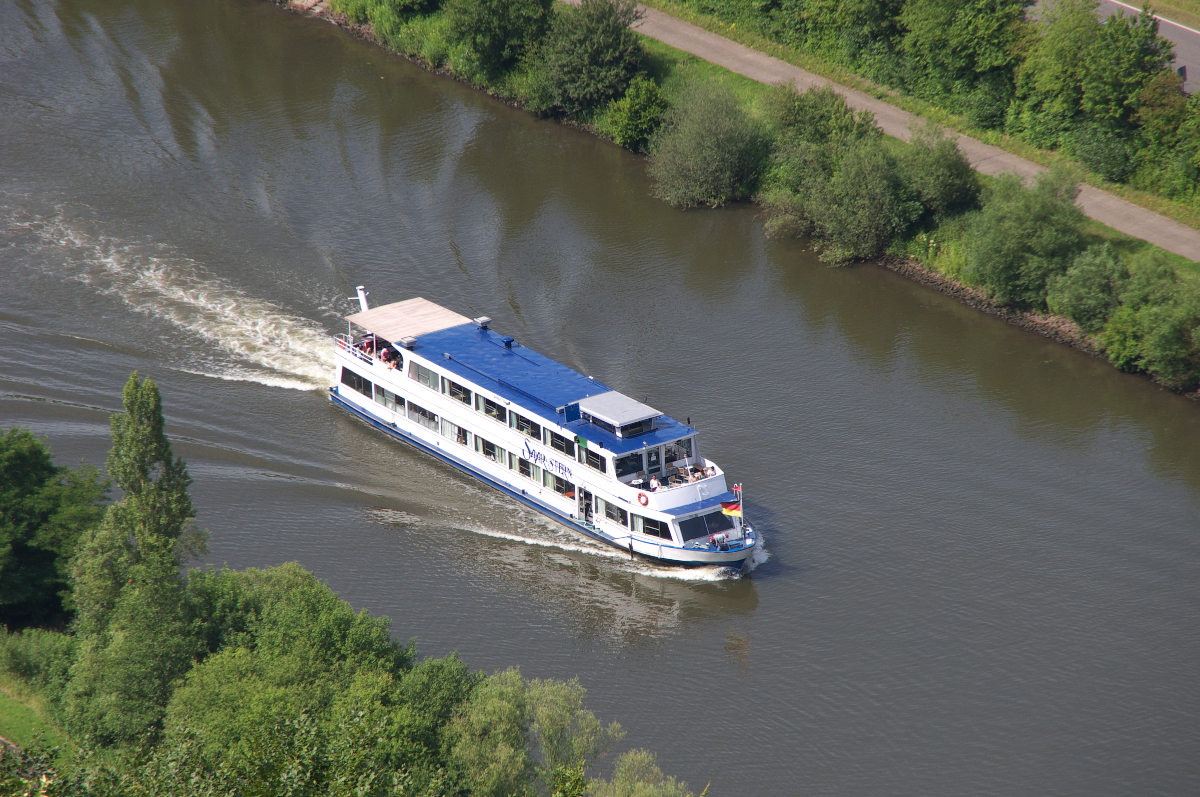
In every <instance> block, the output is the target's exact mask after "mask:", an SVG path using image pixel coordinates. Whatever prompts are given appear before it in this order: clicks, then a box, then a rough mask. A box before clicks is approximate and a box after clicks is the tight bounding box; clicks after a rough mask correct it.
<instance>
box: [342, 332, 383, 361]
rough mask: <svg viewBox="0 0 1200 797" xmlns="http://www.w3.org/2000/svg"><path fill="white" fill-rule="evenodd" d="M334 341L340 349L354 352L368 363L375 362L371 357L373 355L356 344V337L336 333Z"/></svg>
mask: <svg viewBox="0 0 1200 797" xmlns="http://www.w3.org/2000/svg"><path fill="white" fill-rule="evenodd" d="M333 341H334V343H335V344H336V345H337V347H338V348H339V349H341V350H342V351H345V352H349V353H350V354H353V355H354V356H355V357H357V358H358V359H360V360H362V361H363V362H365V363H368V364H370V363H372V362H374V360H373V359H372V358H371V355H369V354H367V353H366V352H365V351H363V350H362V349H360V348H358V347H357V346H355V345H354V339H353V338H351V337H350V336H349V335H334V336H333Z"/></svg>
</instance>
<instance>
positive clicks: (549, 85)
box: [526, 0, 645, 119]
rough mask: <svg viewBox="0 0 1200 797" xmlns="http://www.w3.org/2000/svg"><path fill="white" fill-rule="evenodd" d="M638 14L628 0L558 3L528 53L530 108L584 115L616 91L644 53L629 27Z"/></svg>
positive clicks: (622, 89) (638, 66)
mask: <svg viewBox="0 0 1200 797" xmlns="http://www.w3.org/2000/svg"><path fill="white" fill-rule="evenodd" d="M637 19H638V11H637V6H635V5H634V3H633V2H632V0H583V2H582V3H581V4H580V6H579V7H578V8H572V7H571V6H563V7H561V8H559V9H557V13H556V14H555V15H554V18H553V19H552V20H551V22H550V32H549V34H548V35H547V36H546V38H545V39H544V40H543V42H542V44H541V46H540V47H538V49H537V51H536V55H535V57H534V58H533V59H532V60H533V63H532V67H531V71H532V75H531V88H530V92H529V96H528V97H527V98H526V102H527V104H528V106H529V108H530V110H532V111H534V112H535V113H538V114H542V115H562V116H566V117H568V118H572V119H583V118H587V117H590V116H591V115H592V114H593V113H594V112H595V111H596V110H597V109H599V108H602V107H603V106H605V105H607V104H608V103H609V102H611V101H612V100H614V99H615V98H616V97H619V96H621V94H622V93H624V92H625V89H626V87H627V86H628V85H629V81H630V80H632V79H633V77H634V76H635V75H637V74H638V73H639V72H640V71H641V70H642V62H643V60H644V59H645V53H644V52H643V50H642V45H641V43H640V42H639V41H638V38H637V35H636V34H635V33H634V32H633V31H632V30H630V29H629V26H630V25H632V24H633V23H634V22H635V21H636V20H637Z"/></svg>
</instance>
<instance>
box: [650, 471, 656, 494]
mask: <svg viewBox="0 0 1200 797" xmlns="http://www.w3.org/2000/svg"><path fill="white" fill-rule="evenodd" d="M657 490H658V475H657V474H655V475H654V476H651V477H650V492H652V493H653V492H656V491H657Z"/></svg>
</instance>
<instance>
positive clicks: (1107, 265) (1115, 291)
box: [1046, 244, 1129, 335]
mask: <svg viewBox="0 0 1200 797" xmlns="http://www.w3.org/2000/svg"><path fill="white" fill-rule="evenodd" d="M1128 279H1129V271H1128V270H1127V269H1126V268H1125V264H1124V263H1122V262H1121V260H1120V258H1119V257H1117V253H1116V252H1115V251H1113V248H1112V246H1111V245H1110V244H1103V245H1098V246H1092V247H1089V248H1088V250H1087V251H1085V252H1081V253H1080V254H1079V255H1078V256H1077V257H1076V258H1075V260H1074V261H1073V262H1072V263H1071V266H1070V267H1069V268H1068V269H1067V271H1066V273H1065V274H1060V275H1058V276H1056V277H1053V278H1052V279H1051V280H1050V283H1049V286H1048V288H1047V291H1046V305H1047V307H1049V309H1050V312H1052V313H1058V314H1060V315H1065V316H1066V317H1067V318H1069V319H1071V320H1072V321H1074V322H1075V323H1076V324H1078V325H1079V328H1080V329H1082V330H1083V331H1084V332H1087V333H1089V334H1093V335H1094V334H1096V333H1097V332H1099V331H1100V329H1101V328H1102V327H1103V326H1104V325H1105V323H1107V322H1108V319H1109V317H1110V316H1111V315H1112V314H1113V312H1114V311H1115V310H1116V309H1117V307H1118V306H1119V304H1120V298H1119V297H1120V296H1121V293H1122V291H1123V290H1124V287H1125V283H1126V282H1127V281H1128Z"/></svg>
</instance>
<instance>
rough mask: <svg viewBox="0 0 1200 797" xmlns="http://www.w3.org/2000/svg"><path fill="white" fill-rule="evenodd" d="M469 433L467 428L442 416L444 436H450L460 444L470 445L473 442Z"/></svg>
mask: <svg viewBox="0 0 1200 797" xmlns="http://www.w3.org/2000/svg"><path fill="white" fill-rule="evenodd" d="M467 435H468V432H467V430H466V429H464V428H462V427H461V426H458V425H457V424H453V423H450V421H448V420H446V419H445V418H442V437H448V438H450V439H451V440H453V441H454V442H456V443H458V444H459V445H460V446H469V445H470V444H471V443H470V439H469V438H468V437H467Z"/></svg>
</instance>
